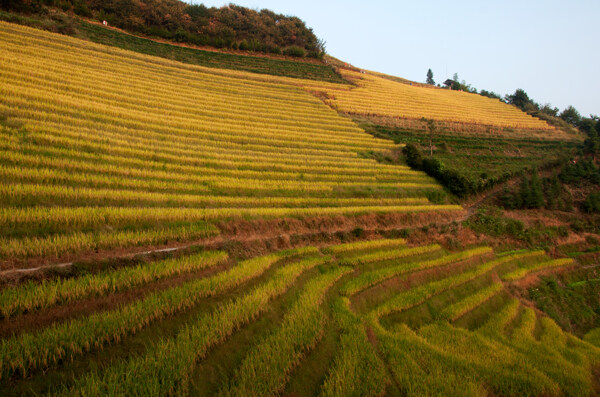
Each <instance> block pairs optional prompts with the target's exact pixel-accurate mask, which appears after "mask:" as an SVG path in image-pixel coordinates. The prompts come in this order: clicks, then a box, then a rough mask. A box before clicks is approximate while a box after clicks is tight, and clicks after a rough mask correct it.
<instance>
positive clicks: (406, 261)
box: [0, 239, 600, 396]
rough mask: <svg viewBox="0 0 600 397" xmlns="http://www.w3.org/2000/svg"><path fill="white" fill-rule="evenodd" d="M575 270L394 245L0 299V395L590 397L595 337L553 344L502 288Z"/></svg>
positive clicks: (46, 285) (528, 255)
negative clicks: (546, 274) (14, 328)
mask: <svg viewBox="0 0 600 397" xmlns="http://www.w3.org/2000/svg"><path fill="white" fill-rule="evenodd" d="M571 264H572V260H571V259H557V260H556V259H554V260H552V259H550V258H548V257H547V256H546V254H545V253H544V252H543V251H531V252H528V251H521V252H516V253H508V254H499V255H496V254H494V252H493V251H492V249H490V248H488V247H474V248H470V249H467V250H464V251H460V252H446V251H445V250H444V249H442V248H441V247H440V246H438V245H431V246H422V247H408V246H406V243H405V241H403V240H401V239H396V240H374V241H367V242H364V241H362V242H356V243H349V244H345V245H339V246H332V247H325V248H321V249H318V248H315V247H303V248H296V249H294V250H288V251H281V252H275V253H272V254H269V255H266V256H262V257H257V258H252V259H245V260H238V261H235V260H233V259H232V258H230V257H229V256H228V254H227V253H226V252H217V251H203V252H198V253H195V254H188V255H186V256H179V257H173V258H169V259H164V260H162V261H160V262H151V263H146V264H144V265H139V266H137V267H134V268H128V267H122V268H116V269H114V270H111V271H106V272H101V273H96V274H94V275H87V276H83V277H80V278H72V279H67V280H60V279H50V280H46V281H44V282H42V283H36V282H30V283H26V284H22V285H19V286H16V287H12V288H8V289H4V290H2V291H1V294H0V303H1V304H2V305H1V306H2V308H3V311H2V316H3V318H2V319H1V320H0V337H1V338H2V339H1V344H0V368H1V371H0V392H1V394H2V395H5V396H11V395H19V394H22V393H25V394H33V393H36V394H37V395H42V394H53V395H65V396H66V395H69V396H71V395H86V396H91V395H115V394H119V395H150V394H151V395H168V394H171V395H188V394H189V395H220V396H229V395H235V396H239V395H244V396H267V395H280V394H286V395H293V394H295V395H324V396H349V395H354V396H362V395H373V396H377V395H384V394H386V395H409V396H423V395H474V396H487V395H490V394H493V395H498V396H512V395H514V396H521V395H540V396H542V395H544V396H548V395H556V396H559V395H570V396H586V395H591V394H593V393H594V389H593V387H594V385H593V382H592V381H593V378H592V368H593V367H594V366H597V365H599V364H600V347H596V346H594V343H597V340H598V338H597V331H592V332H591V333H590V334H589V335H588V336H587V337H586V338H585V340H586V341H584V340H582V339H579V338H577V337H575V336H573V335H571V334H569V333H566V332H563V331H562V330H561V329H560V328H559V327H558V326H557V325H556V324H555V323H554V322H553V321H552V320H550V319H549V318H547V317H544V316H543V315H541V314H539V313H537V312H535V311H533V310H532V309H531V308H529V307H528V306H524V305H522V304H521V303H520V302H519V300H517V299H515V298H514V297H512V296H511V294H510V292H509V291H510V288H508V287H509V285H510V284H511V283H518V282H519V280H520V279H522V278H523V277H527V276H529V275H531V274H535V273H537V272H540V271H549V269H551V268H555V267H557V266H570V265H571ZM111 302H112V303H111ZM102 303H103V304H102ZM13 323H18V324H19V327H18V330H17V331H16V332H15V333H14V334H12V333H11V332H9V330H11V324H13Z"/></svg>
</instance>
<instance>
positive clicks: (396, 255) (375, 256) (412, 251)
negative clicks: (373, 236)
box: [344, 244, 442, 265]
mask: <svg viewBox="0 0 600 397" xmlns="http://www.w3.org/2000/svg"><path fill="white" fill-rule="evenodd" d="M441 249H442V247H440V246H439V245H438V244H432V245H426V246H420V247H412V248H408V247H403V246H401V247H399V248H395V249H391V250H386V251H384V250H380V251H376V252H368V253H366V254H361V255H356V256H351V257H348V258H344V262H346V263H349V264H352V265H360V264H366V263H373V262H385V261H391V260H396V259H401V258H406V257H408V256H415V255H421V254H426V253H429V252H435V251H439V250H441Z"/></svg>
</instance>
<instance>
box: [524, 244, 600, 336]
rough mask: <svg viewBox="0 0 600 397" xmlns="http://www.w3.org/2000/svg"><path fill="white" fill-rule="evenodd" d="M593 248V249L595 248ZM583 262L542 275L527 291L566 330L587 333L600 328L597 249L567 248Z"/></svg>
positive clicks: (570, 253)
mask: <svg viewBox="0 0 600 397" xmlns="http://www.w3.org/2000/svg"><path fill="white" fill-rule="evenodd" d="M592 251H593V250H592ZM565 253H567V254H569V255H570V256H576V257H577V260H578V262H580V263H581V264H582V265H583V266H579V267H575V268H574V269H573V270H571V271H569V272H562V273H560V274H556V275H554V274H550V275H545V276H541V282H539V283H537V284H536V285H535V286H533V287H530V288H529V289H528V291H527V295H528V297H529V299H531V300H532V301H533V302H535V304H536V306H537V307H538V308H539V309H540V310H542V311H543V312H544V313H545V314H546V315H548V316H549V317H550V318H552V319H553V320H554V321H556V323H557V324H558V325H560V326H561V328H563V329H564V330H566V331H569V332H572V333H574V334H575V335H578V336H583V335H585V334H586V333H587V332H589V331H590V330H591V329H594V328H600V282H598V279H599V278H600V269H599V268H598V267H597V266H596V264H597V253H595V252H588V253H586V252H579V251H572V249H569V250H566V249H565ZM575 254H577V255H575Z"/></svg>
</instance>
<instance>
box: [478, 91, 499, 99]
mask: <svg viewBox="0 0 600 397" xmlns="http://www.w3.org/2000/svg"><path fill="white" fill-rule="evenodd" d="M479 95H481V96H485V97H488V98H494V99H500V100H502V97H501V96H500V95H498V94H496V93H495V92H494V91H487V90H481V91H480V92H479Z"/></svg>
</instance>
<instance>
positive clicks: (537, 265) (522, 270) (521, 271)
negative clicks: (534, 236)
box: [502, 258, 574, 281]
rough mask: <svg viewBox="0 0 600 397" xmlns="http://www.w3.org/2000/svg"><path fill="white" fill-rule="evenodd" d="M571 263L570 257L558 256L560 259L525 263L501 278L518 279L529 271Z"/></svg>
mask: <svg viewBox="0 0 600 397" xmlns="http://www.w3.org/2000/svg"><path fill="white" fill-rule="evenodd" d="M573 263H574V261H573V259H572V258H560V259H554V260H548V261H544V262H539V263H535V264H532V265H527V266H525V267H521V268H519V269H517V270H515V271H512V272H510V273H507V274H505V275H503V276H502V279H503V280H505V281H515V280H520V279H522V278H523V277H525V276H527V275H528V274H531V273H534V272H537V271H540V270H544V269H550V268H554V267H563V266H568V265H572V264H573Z"/></svg>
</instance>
